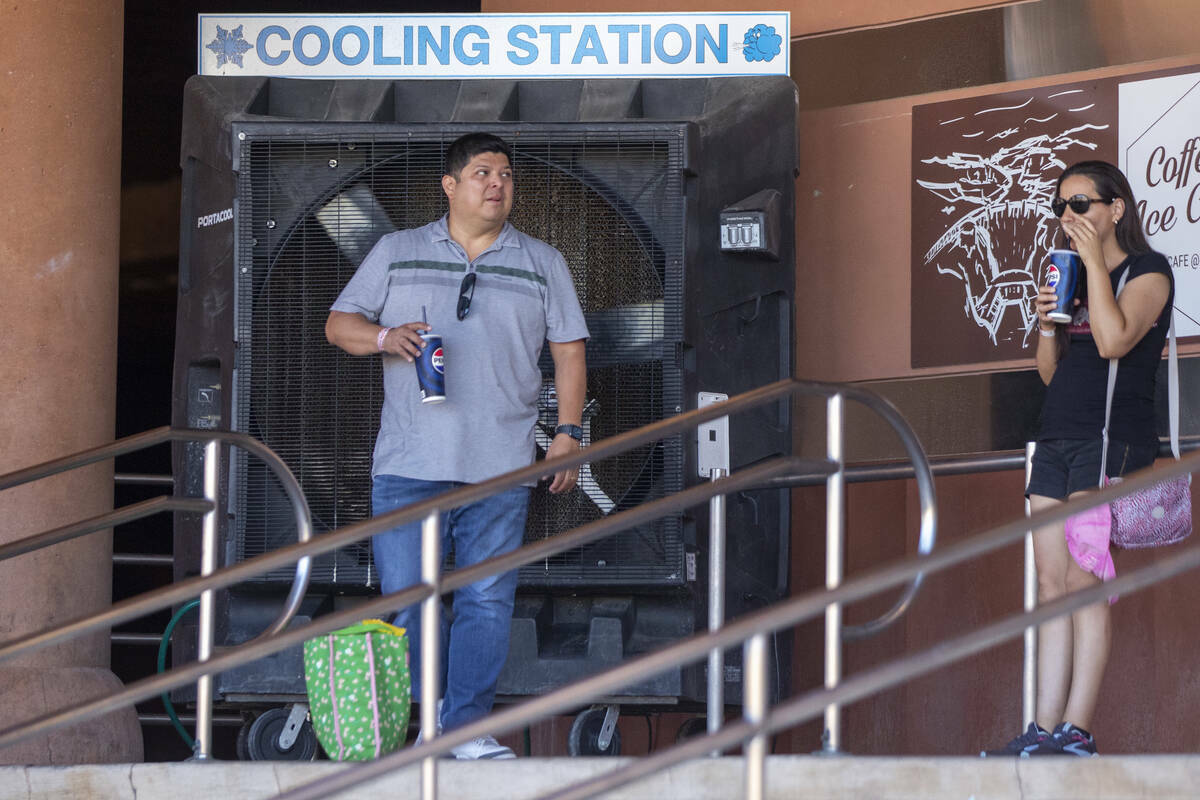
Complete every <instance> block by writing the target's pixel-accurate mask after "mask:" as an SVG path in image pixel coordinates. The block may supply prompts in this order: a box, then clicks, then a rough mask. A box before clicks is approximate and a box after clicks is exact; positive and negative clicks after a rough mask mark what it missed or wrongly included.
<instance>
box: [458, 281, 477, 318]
mask: <svg viewBox="0 0 1200 800" xmlns="http://www.w3.org/2000/svg"><path fill="white" fill-rule="evenodd" d="M474 296H475V273H474V272H468V273H467V274H466V275H464V276H463V279H462V283H461V284H460V285H459V287H458V318H459V320H464V319H466V318H467V314H469V313H471V298H472V297H474Z"/></svg>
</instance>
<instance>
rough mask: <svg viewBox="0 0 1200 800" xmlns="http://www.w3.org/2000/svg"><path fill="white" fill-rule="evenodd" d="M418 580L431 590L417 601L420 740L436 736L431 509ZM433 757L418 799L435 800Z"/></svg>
mask: <svg viewBox="0 0 1200 800" xmlns="http://www.w3.org/2000/svg"><path fill="white" fill-rule="evenodd" d="M421 582H422V583H424V584H425V585H426V586H429V587H430V588H431V589H432V590H433V592H432V594H430V595H429V597H427V598H425V599H424V600H422V601H421V739H422V741H423V742H432V741H433V740H434V739H436V738H437V735H438V707H437V701H438V695H439V694H440V693H441V688H442V687H441V663H440V662H441V646H442V642H441V639H442V627H441V626H442V620H441V616H442V615H441V611H442V608H441V606H442V593H441V583H442V519H441V515H440V512H439V511H438V510H437V509H434V510H433V511H431V512H430V513H429V516H427V517H425V519H424V520H423V521H422V522H421ZM437 793H438V792H437V756H429V757H427V758H426V759H425V760H424V761H422V762H421V798H422V800H437Z"/></svg>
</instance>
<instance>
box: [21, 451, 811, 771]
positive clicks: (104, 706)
mask: <svg viewBox="0 0 1200 800" xmlns="http://www.w3.org/2000/svg"><path fill="white" fill-rule="evenodd" d="M564 458H566V457H564ZM542 463H543V464H545V465H548V466H550V467H553V466H554V462H553V461H551V460H547V461H545V462H542ZM799 465H800V459H797V458H779V459H773V460H772V461H768V462H765V463H763V464H759V465H756V466H754V467H751V468H748V469H745V470H742V471H740V472H738V473H736V474H734V475H731V476H730V477H728V478H723V479H721V481H718V482H716V483H703V484H700V485H697V486H693V487H691V488H689V489H685V490H683V491H682V492H677V493H676V494H673V495H670V496H668V497H664V498H660V499H658V500H654V501H652V502H650V503H644V504H642V505H640V506H636V507H634V508H631V509H628V510H626V511H622V512H620V513H618V514H613V515H610V516H609V517H606V518H604V519H600V520H596V521H594V522H591V523H589V524H587V525H584V526H581V527H579V528H576V529H574V530H572V531H568V532H567V533H563V534H560V535H559V536H556V537H554V538H551V539H543V540H541V541H538V542H536V543H534V544H530V545H526V546H525V547H523V548H521V549H520V550H515V551H513V552H511V553H507V554H505V555H502V556H494V557H492V558H490V559H487V560H486V561H481V562H479V563H478V564H474V565H472V566H470V567H464V568H462V569H458V570H455V571H453V572H450V573H448V574H447V575H446V576H445V577H444V578H443V579H442V581H441V587H440V588H441V590H442V592H443V593H448V592H453V591H455V590H457V589H460V588H462V587H463V586H466V585H468V584H470V583H474V582H476V581H478V580H480V579H481V578H483V577H486V576H487V575H490V574H493V573H499V572H508V571H510V570H512V569H516V568H517V567H520V566H522V565H524V564H525V563H533V562H535V561H538V560H540V559H543V558H546V557H548V556H551V555H554V554H555V553H557V552H560V551H562V550H568V549H572V548H575V547H580V546H583V545H585V544H588V543H589V542H592V541H596V540H598V539H601V538H603V537H605V536H607V535H610V534H612V533H615V532H617V531H618V530H623V529H625V528H628V527H632V526H634V525H639V524H642V523H645V522H650V521H652V520H654V519H657V518H658V517H660V516H663V515H665V514H669V513H673V512H675V511H680V510H683V509H685V508H688V507H690V506H694V505H697V504H699V503H702V502H704V501H705V500H707V498H708V497H709V496H710V495H711V494H713V493H714V491H723V492H726V493H729V492H737V491H743V490H747V489H753V488H755V487H757V486H759V485H761V484H762V482H763V481H764V480H767V479H769V478H771V477H772V476H774V475H778V474H782V473H784V472H786V471H788V470H789V469H791V470H794V469H796V468H797V467H798V466H799ZM449 494H450V493H446V494H444V495H441V497H443V498H445V497H448V496H449ZM423 505H428V504H427V503H425V504H423ZM327 535H333V534H327ZM324 538H325V537H324V536H323V537H322V539H324ZM317 541H318V542H319V541H320V540H317ZM314 543H315V542H314ZM314 543H309V544H310V545H311V544H314ZM307 546H309V545H306V547H307ZM288 547H289V548H295V547H296V545H288ZM256 558H263V556H258V557H256ZM244 563H246V562H244ZM230 569H235V567H227V568H226V569H225V570H223V571H222V572H218V573H214V574H213V575H211V576H209V577H207V578H204V579H202V580H203V582H204V583H205V584H207V585H203V586H201V587H200V588H201V589H203V590H208V589H212V588H214V587H215V585H216V581H217V580H218V579H220V578H221V577H222V575H223V573H224V572H227V571H229V570H230ZM200 582H201V580H200V579H189V580H188V583H189V584H193V585H194V584H196V583H200ZM169 588H170V587H168V589H169ZM168 589H158V590H154V591H153V592H148V593H147V594H146V595H144V596H149V595H160V596H165V595H166V594H167V592H168ZM196 594H198V591H192V592H191V593H190V595H189V597H195V596H196ZM432 594H433V592H432V590H431V589H430V588H429V587H428V586H425V585H423V584H415V585H413V586H410V587H408V588H405V589H401V590H399V591H397V592H393V593H392V594H387V595H380V596H379V597H373V598H371V599H369V600H367V601H366V602H363V603H360V604H357V605H355V606H353V607H351V608H347V609H343V610H341V611H335V612H333V613H330V614H325V615H322V616H320V617H317V618H316V619H314V620H312V621H311V622H309V623H308V624H306V625H300V626H293V627H290V628H288V629H287V630H284V631H282V632H280V633H278V634H276V635H275V636H273V637H270V638H263V637H259V638H258V639H255V640H253V641H251V642H247V643H245V644H241V645H238V646H236V647H231V648H229V649H227V650H225V651H224V652H222V653H221V654H220V655H215V656H214V657H213V658H211V659H209V660H208V661H206V662H203V663H199V662H196V663H192V664H188V665H185V666H182V667H175V668H174V669H172V670H171V671H170V672H164V673H162V674H159V675H155V676H152V677H149V678H143V679H142V680H140V681H136V682H134V683H131V684H128V685H126V686H125V688H123V689H121V690H119V691H117V692H115V693H113V694H111V695H107V696H102V697H98V698H96V699H93V700H90V701H86V702H84V703H81V704H80V705H78V706H76V707H75V708H73V709H70V710H66V711H58V712H51V713H49V714H46V715H44V716H41V717H38V718H36V719H32V720H29V721H26V722H24V723H21V724H19V725H14V726H12V727H9V728H5V729H3V730H0V748H3V747H6V746H8V745H10V744H15V743H17V742H21V741H24V740H25V739H28V738H31V737H33V736H37V735H40V734H42V733H46V732H48V731H51V730H54V729H56V728H59V727H62V726H63V725H67V724H70V723H72V722H77V721H80V720H84V719H90V718H92V717H96V716H101V715H103V714H106V713H108V712H110V711H114V710H116V709H119V708H122V707H124V706H127V705H131V704H133V703H137V702H139V701H141V700H146V699H149V698H151V697H154V696H156V695H159V694H161V693H162V692H164V691H167V690H169V689H175V688H178V687H180V686H184V685H187V684H189V683H193V682H194V681H196V679H198V678H199V677H201V676H202V675H205V674H208V673H214V672H222V671H224V670H228V669H232V668H233V667H237V666H241V665H243V664H247V663H249V662H251V661H256V660H258V659H259V658H262V657H263V656H267V655H270V654H272V653H276V652H278V651H280V650H284V649H286V648H288V647H293V646H295V645H298V644H302V643H303V642H304V641H305V640H307V639H310V638H312V637H314V636H319V635H321V634H324V633H328V632H330V631H333V630H337V629H338V628H343V627H345V626H347V625H350V624H353V623H355V622H358V621H360V620H362V619H363V618H364V617H370V616H378V615H383V614H388V613H391V612H393V611H395V610H396V609H397V608H402V607H404V606H408V605H412V604H414V603H417V602H420V601H421V600H424V599H425V598H427V597H429V596H431V595H432ZM168 605H169V604H168ZM90 629H91V628H90V627H86V628H84V630H90ZM29 639H30V637H26V640H29ZM53 641H57V638H56V639H54V640H53ZM5 649H7V650H8V651H9V653H7V654H6V655H8V654H13V655H15V654H16V653H17V652H22V650H16V649H13V648H5ZM448 736H449V734H446V736H445V737H440V738H439V739H438V740H437V741H438V742H439V743H440V742H442V741H445V740H446V737H448Z"/></svg>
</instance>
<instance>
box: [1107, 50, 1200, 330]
mask: <svg viewBox="0 0 1200 800" xmlns="http://www.w3.org/2000/svg"><path fill="white" fill-rule="evenodd" d="M1117 96H1118V100H1119V107H1120V117H1121V118H1120V126H1119V128H1120V141H1119V148H1120V150H1119V152H1120V159H1121V163H1120V167H1121V170H1122V171H1123V172H1124V173H1125V175H1126V176H1127V177H1128V178H1129V183H1130V185H1131V186H1132V187H1133V196H1134V197H1136V198H1137V200H1138V210H1139V211H1140V212H1141V217H1142V225H1143V227H1144V228H1145V230H1146V236H1147V238H1148V239H1149V240H1150V246H1151V247H1153V248H1154V249H1155V250H1157V251H1159V252H1160V253H1162V254H1163V255H1165V256H1166V257H1167V260H1168V261H1169V262H1170V263H1171V269H1172V272H1173V274H1174V276H1175V333H1176V335H1177V336H1197V335H1200V72H1191V73H1187V74H1184V75H1170V76H1167V77H1165V78H1151V79H1149V80H1143V81H1131V82H1129V83H1122V84H1120V85H1119V86H1118V95H1117Z"/></svg>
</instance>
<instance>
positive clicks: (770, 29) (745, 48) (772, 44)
mask: <svg viewBox="0 0 1200 800" xmlns="http://www.w3.org/2000/svg"><path fill="white" fill-rule="evenodd" d="M782 47H783V37H782V36H780V35H779V34H778V33H776V32H775V28H774V26H772V25H755V26H754V27H753V28H751V29H750V30H748V31H746V35H745V36H744V37H742V55H743V56H745V57H746V60H747V61H770V60H771V59H773V58H774V57H775V56H777V55H779V52H780V50H781V49H782Z"/></svg>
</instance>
